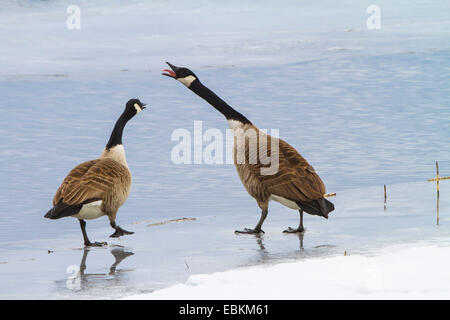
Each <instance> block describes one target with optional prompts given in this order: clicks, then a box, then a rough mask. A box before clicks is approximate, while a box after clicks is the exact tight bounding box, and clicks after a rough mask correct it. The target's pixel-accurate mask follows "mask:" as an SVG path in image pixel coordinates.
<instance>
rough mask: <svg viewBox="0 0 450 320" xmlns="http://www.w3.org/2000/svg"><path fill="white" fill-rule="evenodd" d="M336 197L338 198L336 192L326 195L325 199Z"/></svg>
mask: <svg viewBox="0 0 450 320" xmlns="http://www.w3.org/2000/svg"><path fill="white" fill-rule="evenodd" d="M335 196H336V192H334V193H325V194H324V195H323V197H324V198H328V197H335Z"/></svg>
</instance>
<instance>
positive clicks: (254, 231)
mask: <svg viewBox="0 0 450 320" xmlns="http://www.w3.org/2000/svg"><path fill="white" fill-rule="evenodd" d="M234 233H236V234H260V233H264V231H263V230H261V229H248V228H245V229H244V230H236V231H235V232H234Z"/></svg>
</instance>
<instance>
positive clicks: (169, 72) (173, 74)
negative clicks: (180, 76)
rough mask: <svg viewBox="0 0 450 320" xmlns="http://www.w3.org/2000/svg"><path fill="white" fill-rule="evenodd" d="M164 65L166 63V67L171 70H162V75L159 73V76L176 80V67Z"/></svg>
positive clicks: (169, 64)
mask: <svg viewBox="0 0 450 320" xmlns="http://www.w3.org/2000/svg"><path fill="white" fill-rule="evenodd" d="M166 63H167V65H168V66H169V67H170V69H172V70H169V69H164V70H163V73H161V74H162V75H163V76H167V77H170V78H174V79H176V78H177V74H176V72H177V70H178V67H175V66H174V65H173V64H171V63H170V62H166Z"/></svg>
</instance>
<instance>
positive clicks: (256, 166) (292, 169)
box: [162, 62, 334, 234]
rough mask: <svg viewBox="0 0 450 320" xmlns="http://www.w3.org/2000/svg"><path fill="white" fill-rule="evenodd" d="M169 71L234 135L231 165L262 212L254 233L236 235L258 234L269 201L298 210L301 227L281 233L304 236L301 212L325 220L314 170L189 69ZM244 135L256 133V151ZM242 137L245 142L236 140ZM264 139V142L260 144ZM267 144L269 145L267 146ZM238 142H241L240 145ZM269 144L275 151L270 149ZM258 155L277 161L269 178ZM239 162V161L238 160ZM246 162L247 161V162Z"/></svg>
mask: <svg viewBox="0 0 450 320" xmlns="http://www.w3.org/2000/svg"><path fill="white" fill-rule="evenodd" d="M167 64H168V65H169V67H170V68H171V69H172V70H168V69H165V70H163V71H164V72H163V73H162V74H163V75H165V76H168V77H170V78H173V79H176V80H178V81H180V82H181V83H182V84H184V85H185V86H186V87H187V88H189V89H190V90H192V91H193V92H194V93H196V94H197V95H198V96H200V97H201V98H203V99H205V100H206V101H207V102H208V103H209V104H211V105H212V106H213V107H214V108H216V109H217V110H218V111H219V112H220V113H222V114H223V115H224V116H225V118H226V119H227V121H228V125H229V126H230V129H231V130H232V131H233V134H234V163H235V166H236V169H237V171H238V174H239V178H240V179H241V181H242V183H243V185H244V187H245V189H246V190H247V192H248V193H249V194H250V195H251V196H252V197H253V198H255V199H256V202H257V203H258V206H259V207H260V208H261V210H262V212H261V218H260V220H259V222H258V224H257V225H256V227H255V228H254V229H247V228H245V229H244V230H243V231H236V232H237V233H253V234H256V233H260V232H264V231H262V230H261V227H262V224H263V222H264V220H265V219H266V217H267V213H268V209H269V201H270V200H275V201H277V202H279V203H281V204H283V205H285V206H287V207H289V208H291V209H295V210H299V212H300V224H299V226H298V228H296V229H293V228H290V227H289V228H288V229H287V230H285V231H284V232H287V233H296V232H303V231H304V230H305V229H304V227H303V211H305V212H306V213H309V214H311V215H318V216H322V217H324V218H327V219H328V213H330V212H331V211H333V210H334V205H333V204H332V203H331V202H330V201H328V200H327V199H325V198H324V194H325V185H324V183H323V182H322V180H321V179H320V177H319V176H318V175H317V173H316V172H315V171H314V168H313V167H312V166H311V165H310V164H309V163H308V162H307V161H306V160H305V159H304V158H303V157H302V156H301V155H300V154H299V153H298V152H297V150H295V149H294V148H293V147H291V146H290V145H289V144H288V143H286V142H284V141H283V140H281V139H278V138H273V137H271V136H270V135H268V134H265V133H263V132H262V131H260V130H259V129H258V128H256V127H255V126H254V125H253V124H252V123H251V122H250V121H249V120H248V119H247V118H246V117H245V116H243V115H242V114H241V113H239V112H238V111H236V110H234V109H233V108H232V107H230V106H229V105H228V104H227V103H226V102H225V101H223V100H222V99H221V98H219V97H218V96H217V95H216V94H215V93H214V92H212V91H211V90H210V89H208V88H207V87H205V86H204V85H203V84H202V83H201V82H200V80H199V79H198V77H197V76H196V75H195V74H194V73H193V72H192V71H191V70H189V69H187V68H181V67H176V66H174V65H172V64H170V63H168V62H167ZM247 131H254V132H256V137H257V139H259V141H261V142H264V140H265V143H259V141H258V140H257V150H256V148H255V149H253V150H252V149H251V147H249V143H248V142H250V138H249V137H248V136H247V135H246V132H247ZM243 134H244V139H245V140H242V139H239V136H240V135H243ZM262 139H263V140H262ZM267 140H269V141H270V142H267ZM239 141H241V142H239ZM272 142H276V143H277V147H275V148H274V147H272ZM239 151H242V152H245V153H244V156H245V158H244V159H245V161H238V154H239ZM258 154H259V155H260V156H261V154H270V156H271V157H272V156H273V157H277V158H278V168H277V171H275V172H273V173H272V174H266V173H263V171H262V169H263V168H266V167H267V165H266V164H265V163H263V161H261V159H260V157H258ZM241 159H242V158H241ZM247 159H248V161H247Z"/></svg>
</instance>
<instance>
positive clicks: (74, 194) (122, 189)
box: [44, 99, 145, 246]
mask: <svg viewBox="0 0 450 320" xmlns="http://www.w3.org/2000/svg"><path fill="white" fill-rule="evenodd" d="M143 109H145V104H144V103H142V102H141V101H139V100H138V99H131V100H129V101H128V102H127V104H126V106H125V110H124V112H123V113H122V115H121V116H120V117H119V119H118V120H117V122H116V124H115V126H114V129H113V131H112V133H111V137H110V138H109V141H108V144H107V145H106V147H105V149H104V150H103V152H102V154H101V156H100V158H98V159H96V160H90V161H86V162H83V163H81V164H79V165H78V166H76V167H75V168H73V169H72V171H70V173H69V174H68V175H67V177H66V178H65V179H64V181H63V182H62V183H61V186H60V187H59V188H58V190H57V191H56V194H55V197H54V198H53V208H52V209H50V210H49V211H48V212H47V213H46V215H45V216H44V217H45V218H49V219H59V218H63V217H68V216H72V217H74V218H78V220H79V221H80V227H81V232H82V233H83V238H84V245H85V246H102V245H106V244H107V243H106V242H90V241H89V238H88V236H87V234H86V222H85V221H84V220H85V219H87V220H89V219H96V218H99V217H101V216H104V215H107V216H108V218H109V221H110V224H111V227H112V228H113V229H115V232H114V233H113V234H112V235H110V237H112V238H117V237H120V236H123V235H126V234H133V233H134V232H130V231H126V230H124V229H122V228H121V227H119V226H118V225H116V216H117V211H118V210H119V208H120V206H121V205H122V204H123V203H124V202H125V201H126V200H127V198H128V193H129V192H130V187H131V173H130V171H129V169H128V164H127V160H126V157H125V149H124V148H123V145H122V133H123V129H124V127H125V125H126V124H127V122H128V121H129V120H130V119H131V118H133V117H134V116H135V115H136V114H138V113H139V112H141V111H142V110H143Z"/></svg>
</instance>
